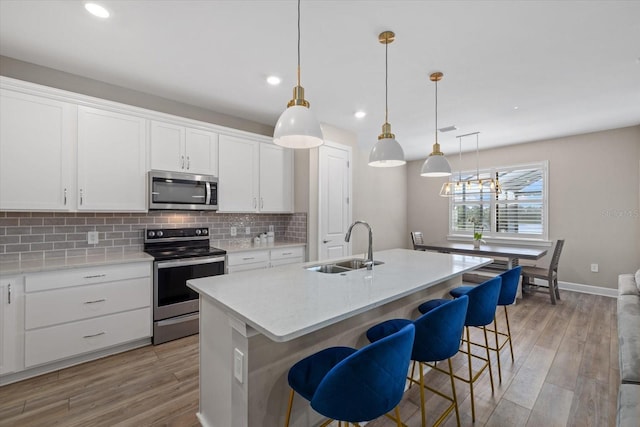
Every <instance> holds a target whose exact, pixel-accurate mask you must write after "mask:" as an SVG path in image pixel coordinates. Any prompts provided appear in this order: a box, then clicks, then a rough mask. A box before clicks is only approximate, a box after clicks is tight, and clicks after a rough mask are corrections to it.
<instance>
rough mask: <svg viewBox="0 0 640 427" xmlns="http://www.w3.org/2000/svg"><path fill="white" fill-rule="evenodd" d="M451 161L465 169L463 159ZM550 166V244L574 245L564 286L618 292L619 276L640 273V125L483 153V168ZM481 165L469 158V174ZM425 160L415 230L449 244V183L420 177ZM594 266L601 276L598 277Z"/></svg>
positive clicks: (417, 183) (567, 255) (411, 212)
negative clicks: (445, 190)
mask: <svg viewBox="0 0 640 427" xmlns="http://www.w3.org/2000/svg"><path fill="white" fill-rule="evenodd" d="M480 145H482V141H481V142H480ZM449 159H450V162H451V164H452V167H453V169H454V171H457V170H458V169H459V168H460V166H459V161H458V158H457V156H455V155H450V156H449ZM542 160H548V161H549V239H550V240H556V239H559V238H564V239H566V242H565V246H564V250H563V252H562V256H561V258H560V269H559V278H560V280H561V281H565V282H571V283H578V284H585V285H591V286H600V287H605V288H616V287H617V280H618V279H617V277H618V274H620V273H632V272H635V271H636V270H637V269H638V268H640V182H639V180H640V126H634V127H629V128H622V129H614V130H610V131H604V132H596V133H590V134H584V135H574V136H570V137H566V138H557V139H551V140H545V141H539V142H533V143H527V144H518V145H512V146H508V147H503V148H498V149H491V150H486V151H482V152H481V153H480V168H483V167H491V166H507V165H516V164H521V163H529V162H536V161H542ZM475 161H476V160H475V153H463V155H462V163H463V164H462V169H463V170H464V169H466V170H473V169H475ZM422 162H423V161H422V160H420V161H414V162H411V163H410V164H409V168H408V176H407V188H408V194H409V195H408V199H409V203H408V210H407V220H408V227H409V228H408V230H422V231H423V232H424V233H425V240H427V241H429V240H435V241H437V240H444V239H446V236H447V231H448V206H449V205H448V203H449V201H448V199H447V198H444V197H440V196H439V190H440V186H441V185H442V182H443V181H444V179H426V178H422V177H420V176H419V170H420V167H421V165H422ZM407 239H408V237H407ZM407 243H408V240H407ZM545 262H548V256H547V257H545V259H543V260H541V262H540V263H541V264H544V263H545ZM540 263H539V264H540ZM592 263H597V264H599V269H600V272H599V273H592V272H591V271H590V264H592Z"/></svg>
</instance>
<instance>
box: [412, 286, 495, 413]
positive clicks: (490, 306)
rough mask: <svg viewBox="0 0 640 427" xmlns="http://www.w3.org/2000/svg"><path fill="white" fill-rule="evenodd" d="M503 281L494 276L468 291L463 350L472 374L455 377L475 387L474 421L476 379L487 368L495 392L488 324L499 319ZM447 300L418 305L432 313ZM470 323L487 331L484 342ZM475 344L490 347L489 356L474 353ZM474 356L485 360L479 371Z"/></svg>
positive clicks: (472, 395) (472, 401)
mask: <svg viewBox="0 0 640 427" xmlns="http://www.w3.org/2000/svg"><path fill="white" fill-rule="evenodd" d="M501 284H502V278H501V277H500V276H497V277H493V278H491V279H489V280H487V281H485V282H483V283H481V284H479V285H478V286H472V287H471V289H469V290H468V292H467V293H466V294H465V295H466V296H467V297H468V298H469V306H468V308H467V315H466V318H465V322H464V326H465V331H466V338H463V342H465V343H466V344H467V345H466V350H460V351H462V352H464V353H465V354H467V357H468V363H467V365H468V370H469V376H468V378H465V377H461V376H458V375H455V378H457V379H459V380H461V381H464V382H466V383H467V384H469V388H470V391H471V419H472V421H474V422H475V420H476V408H475V393H474V389H473V383H474V382H476V381H477V380H478V378H480V375H482V373H483V372H484V370H485V369H488V370H489V380H490V382H491V392H492V393H493V392H494V390H495V387H494V384H493V372H492V369H491V359H490V356H489V350H490V347H489V340H488V338H487V328H486V325H489V324H490V323H491V322H493V321H494V319H495V313H496V308H497V305H498V295H499V294H500V287H501ZM446 301H447V300H446V299H435V300H430V301H427V302H425V303H423V304H421V305H420V306H419V307H418V310H419V311H420V312H421V313H428V312H429V310H434V309H436V308H437V307H439V306H441V305H443V304H444V303H445V302H446ZM470 326H474V327H480V328H482V330H483V332H484V343H476V342H472V341H471V333H470V332H469V327H470ZM471 345H476V346H480V347H483V348H484V349H485V350H486V357H482V356H480V355H477V354H474V353H473V352H472V351H471ZM472 358H476V359H479V360H481V361H482V366H481V367H480V369H479V370H477V371H476V372H475V374H474V373H473V365H472Z"/></svg>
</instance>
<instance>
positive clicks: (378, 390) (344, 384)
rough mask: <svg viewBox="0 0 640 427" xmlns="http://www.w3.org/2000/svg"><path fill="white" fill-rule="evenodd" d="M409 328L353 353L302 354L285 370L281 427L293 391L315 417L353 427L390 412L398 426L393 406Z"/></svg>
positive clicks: (405, 365) (405, 366)
mask: <svg viewBox="0 0 640 427" xmlns="http://www.w3.org/2000/svg"><path fill="white" fill-rule="evenodd" d="M414 337H415V326H413V324H409V325H406V326H405V327H403V328H402V329H400V330H399V331H397V332H395V333H393V334H391V335H389V336H387V337H385V338H383V339H381V340H380V341H376V342H374V343H372V344H369V345H367V346H365V347H363V348H361V349H359V350H356V349H355V348H350V347H330V348H327V349H324V350H321V351H319V352H317V353H314V354H312V355H311V356H308V357H306V358H304V359H302V360H300V361H299V362H297V363H296V364H295V365H293V366H292V367H291V369H289V374H288V381H289V386H290V387H291V393H290V395H289V406H288V408H287V414H286V419H285V426H288V425H289V420H290V418H291V407H292V405H293V397H294V394H295V393H294V392H297V393H298V394H299V395H300V396H302V397H304V398H305V399H306V400H308V401H309V402H310V403H311V407H312V408H313V409H314V410H315V411H316V412H318V413H319V414H321V415H323V416H325V417H327V418H329V420H328V421H326V422H325V423H323V424H322V426H326V425H328V424H329V423H331V422H332V421H333V420H336V421H339V422H340V423H342V422H343V421H344V422H346V423H347V425H348V424H349V423H352V424H355V425H358V424H357V423H359V422H364V421H370V420H373V419H375V418H378V417H380V416H382V415H385V414H387V412H389V411H391V410H392V409H394V408H395V420H396V423H397V425H398V427H400V426H402V421H401V420H400V411H399V409H398V403H400V400H402V396H403V394H404V387H405V382H406V380H405V379H406V376H407V371H408V370H409V362H410V360H411V350H412V348H413V341H414Z"/></svg>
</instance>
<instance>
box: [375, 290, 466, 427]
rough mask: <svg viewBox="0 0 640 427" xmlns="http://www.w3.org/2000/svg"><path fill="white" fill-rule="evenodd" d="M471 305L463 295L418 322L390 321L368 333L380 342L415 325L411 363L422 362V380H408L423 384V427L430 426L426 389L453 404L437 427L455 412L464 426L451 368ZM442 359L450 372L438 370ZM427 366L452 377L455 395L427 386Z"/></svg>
mask: <svg viewBox="0 0 640 427" xmlns="http://www.w3.org/2000/svg"><path fill="white" fill-rule="evenodd" d="M468 302H469V298H468V297H466V296H462V297H460V298H458V299H455V300H450V301H447V302H446V303H445V304H442V305H440V306H439V307H436V308H434V309H433V310H431V311H429V312H428V313H426V314H424V315H422V316H420V317H419V318H418V319H416V320H415V321H411V320H408V319H392V320H387V321H386V322H382V323H380V324H378V325H376V326H373V327H372V328H370V329H369V330H368V331H367V338H369V341H371V342H376V341H378V340H381V339H382V338H384V337H386V336H388V335H390V334H392V333H394V332H396V331H399V330H400V329H402V328H403V327H405V326H406V325H410V324H412V323H413V325H414V326H415V328H416V338H415V341H414V342H413V350H412V352H411V360H413V363H414V367H415V363H416V362H418V366H419V370H420V381H416V380H415V379H413V375H411V377H409V378H408V379H409V381H411V382H412V383H415V382H417V383H418V384H420V410H421V413H422V427H426V411H425V403H424V389H425V388H426V389H428V390H430V391H432V392H433V393H436V394H437V395H439V396H441V397H443V398H445V399H447V400H449V401H450V402H451V404H450V405H449V406H448V407H447V408H446V409H445V411H444V412H443V413H442V415H440V417H439V418H438V419H437V420H436V422H435V423H434V424H433V425H434V426H439V425H440V424H441V423H442V422H443V421H444V420H445V419H446V418H447V416H448V415H449V414H450V413H451V411H453V410H455V412H456V421H457V422H458V425H460V413H459V412H458V398H457V396H456V386H455V383H454V380H453V378H454V377H453V367H452V366H451V357H453V356H455V355H456V354H457V353H458V349H459V348H460V339H461V338H462V331H463V328H464V321H465V318H466V315H467V306H468ZM441 360H447V361H448V362H449V371H445V370H443V369H440V368H438V367H436V365H435V362H439V361H441ZM429 362H432V363H429ZM423 365H427V366H429V367H430V368H432V369H435V370H437V371H440V372H444V373H445V374H447V375H449V378H450V379H451V390H452V394H451V396H449V395H446V394H444V393H442V392H441V391H439V390H435V389H433V388H431V387H429V386H426V385H425V383H424V374H423V371H422V366H423ZM412 373H413V369H412Z"/></svg>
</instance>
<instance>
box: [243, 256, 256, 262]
mask: <svg viewBox="0 0 640 427" xmlns="http://www.w3.org/2000/svg"><path fill="white" fill-rule="evenodd" d="M250 259H255V258H254V257H252V256H250V257H246V258H242V260H243V261H249V260H250Z"/></svg>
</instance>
